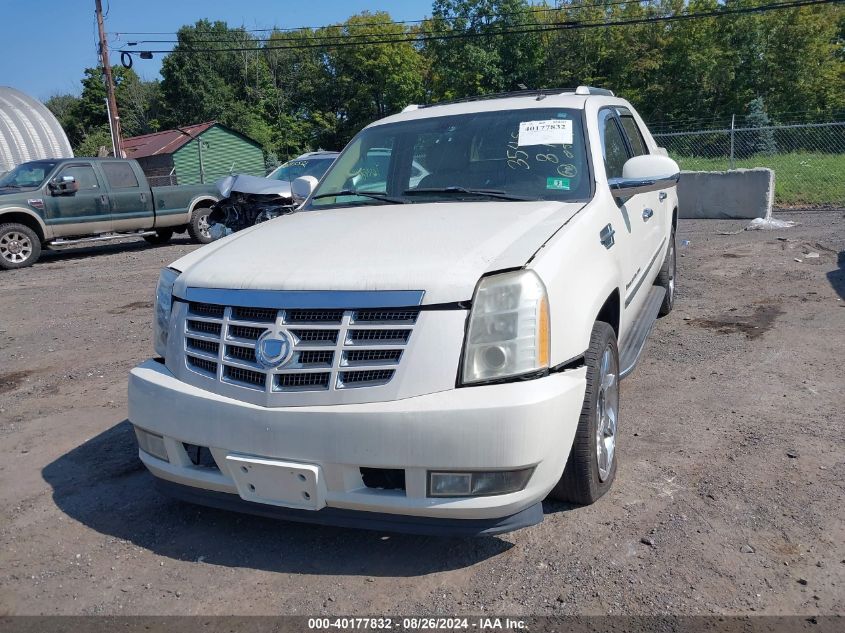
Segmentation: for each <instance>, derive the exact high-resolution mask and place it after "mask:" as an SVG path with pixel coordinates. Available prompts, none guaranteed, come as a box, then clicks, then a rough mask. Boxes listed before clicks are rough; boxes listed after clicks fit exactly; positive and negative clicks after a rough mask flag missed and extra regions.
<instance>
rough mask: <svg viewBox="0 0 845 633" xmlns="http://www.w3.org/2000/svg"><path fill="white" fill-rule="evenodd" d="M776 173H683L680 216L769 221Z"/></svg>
mask: <svg viewBox="0 0 845 633" xmlns="http://www.w3.org/2000/svg"><path fill="white" fill-rule="evenodd" d="M774 194H775V172H774V171H772V170H771V169H766V168H763V167H758V168H754V169H734V170H731V171H682V172H681V179H680V181H679V182H678V215H679V217H682V218H697V219H752V218H768V217H771V214H772V203H773V202H774Z"/></svg>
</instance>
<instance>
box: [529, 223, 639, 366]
mask: <svg viewBox="0 0 845 633" xmlns="http://www.w3.org/2000/svg"><path fill="white" fill-rule="evenodd" d="M592 215H594V214H592V213H583V212H582V213H581V214H579V216H576V218H574V219H573V221H572V222H571V223H570V225H569V226H567V227H565V228H564V230H563V231H561V232H560V233H559V234H558V235H557V236H556V237H555V238H553V239H552V240H551V241H550V242H548V243H547V244H546V245H545V246H544V247H543V249H541V251H540V252H538V254H537V256H536V257H535V258H534V260H533V261H532V262H531V263H530V264H529V266H528V267H529V268H531V269H533V270H535V271H536V272H537V274H539V275H540V278H541V279H542V280H543V282H544V283H545V284H546V290H547V291H548V293H549V309H550V317H551V365H552V366H553V367H554V366H555V365H560V364H561V363H565V362H567V361H570V360H572V359H574V358H577V357H579V356H581V355H582V354H583V353H584V352H585V351H586V350H587V348H588V347H589V345H590V334H591V332H592V329H593V324H594V323H595V321H596V317H597V316H598V314H599V312H600V311H601V308H602V306H603V305H604V303H605V301H606V300H607V298H608V297H609V296H610V295H611V294H612V293H614V292H618V290H619V288H620V287H621V286H620V284H621V283H623V282H622V279H623V271H622V268H621V264H620V262H619V259H618V258H617V257H616V256H615V253H613V251H612V250H608V249H606V248H605V247H604V246H602V244H601V243H600V242H599V239H598V234H599V228H597V227H599V224H600V223H599V222H597V221H595V220H594V219H593V218H591V217H590V216H592ZM617 334H618V333H617Z"/></svg>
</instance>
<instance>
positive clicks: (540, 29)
mask: <svg viewBox="0 0 845 633" xmlns="http://www.w3.org/2000/svg"><path fill="white" fill-rule="evenodd" d="M843 1H845V0H794V1H792V2H780V3H772V4H767V5H759V6H756V7H737V8H732V9H730V8H722V9H714V10H710V11H696V12H688V13H675V14H670V15H658V16H649V17H643V18H629V19H624V20H610V21H604V22H578V21H573V22H564V23H561V24H551V25H546V26H535V27H528V28H511V29H498V30H495V31H478V32H476V31H470V32H460V33H443V32H440V33H435V34H425V33H421V34H419V35H406V34H401V35H397V36H395V37H391V36H388V37H387V38H386V39H374V40H366V41H358V40H354V41H350V39H352V37H353V36H351V35H347V36H343V37H342V40H341V41H338V42H336V43H326V42H312V43H309V44H287V45H284V46H273V45H265V46H249V47H226V48H200V49H198V48H190V49H180V48H174V49H167V50H145V51H137V50H127V49H120V52H122V53H123V52H125V53H133V52H144V53H182V54H185V53H222V52H245V51H264V50H304V49H311V48H341V47H351V46H365V45H373V44H399V43H403V42H415V43H420V42H427V41H433V40H452V39H470V38H477V37H489V36H494V35H524V34H532V33H547V32H552V31H566V30H580V29H588V28H601V27H610V26H632V25H636V24H655V23H661V22H675V21H681V20H696V19H703V18H716V17H723V16H728V15H740V14H753V13H766V12H769V11H778V10H784V9H794V8H800V7H808V6H818V5H825V4H837V3H841V2H843ZM372 35H374V36H375V37H383V36H381V35H380V34H372ZM358 37H362V36H361V35H359V36H358ZM252 41H254V42H256V43H258V41H257V40H252Z"/></svg>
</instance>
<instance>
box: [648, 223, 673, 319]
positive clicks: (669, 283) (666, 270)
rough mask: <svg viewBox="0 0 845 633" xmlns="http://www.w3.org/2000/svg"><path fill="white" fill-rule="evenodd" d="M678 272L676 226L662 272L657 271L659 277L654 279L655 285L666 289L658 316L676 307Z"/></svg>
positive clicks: (661, 268)
mask: <svg viewBox="0 0 845 633" xmlns="http://www.w3.org/2000/svg"><path fill="white" fill-rule="evenodd" d="M677 274H678V253H677V249H676V248H675V227H674V226H673V227H672V233H671V234H670V235H669V248H668V249H667V250H666V257H665V258H664V260H663V265H662V266H661V267H660V272H659V273H657V279H655V280H654V285H656V286H660V287H661V288H663V289H665V290H666V294H665V295H664V297H663V303H662V304H660V312H658V313H657V314H658V316H666V315H667V314H669V313H670V312H671V311H672V308H674V307H675V280H676V277H677Z"/></svg>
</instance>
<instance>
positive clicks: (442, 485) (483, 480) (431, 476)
mask: <svg viewBox="0 0 845 633" xmlns="http://www.w3.org/2000/svg"><path fill="white" fill-rule="evenodd" d="M533 472H534V468H533V467H531V468H521V469H519V470H494V471H489V472H467V473H445V472H434V471H429V473H428V496H429V497H484V496H488V495H504V494H508V493H509V492H519V491H520V490H522V489H523V488H525V486H527V485H528V480H529V479H531V473H533Z"/></svg>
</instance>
